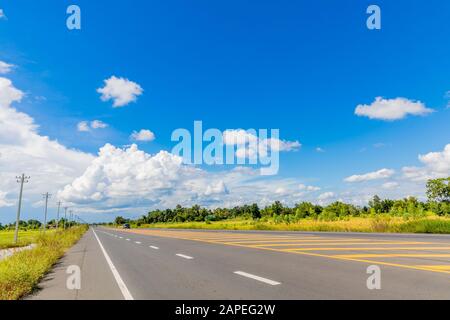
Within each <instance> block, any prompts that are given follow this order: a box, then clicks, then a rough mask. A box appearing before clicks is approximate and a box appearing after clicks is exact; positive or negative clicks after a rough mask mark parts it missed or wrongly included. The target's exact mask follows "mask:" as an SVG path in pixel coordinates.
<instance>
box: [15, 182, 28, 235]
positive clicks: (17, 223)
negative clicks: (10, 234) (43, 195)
mask: <svg viewBox="0 0 450 320" xmlns="http://www.w3.org/2000/svg"><path fill="white" fill-rule="evenodd" d="M16 179H17V182H18V183H20V193H19V205H18V207H17V219H16V230H15V232H14V243H17V241H18V240H19V222H20V209H21V208H22V195H23V184H24V183H27V182H28V181H29V180H30V177H26V176H25V174H24V173H23V174H22V175H21V176H20V177H16Z"/></svg>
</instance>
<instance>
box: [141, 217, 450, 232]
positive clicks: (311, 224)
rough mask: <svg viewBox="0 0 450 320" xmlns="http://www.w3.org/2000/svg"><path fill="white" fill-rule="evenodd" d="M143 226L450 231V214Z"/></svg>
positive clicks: (217, 228)
mask: <svg viewBox="0 0 450 320" xmlns="http://www.w3.org/2000/svg"><path fill="white" fill-rule="evenodd" d="M141 228H173V229H214V230H278V231H330V232H331V231H333V232H404V233H450V218H439V217H427V218H422V219H415V220H405V219H403V218H400V217H389V216H383V217H377V218H373V217H364V218H357V217H352V218H348V219H346V220H336V221H321V220H312V219H303V220H300V221H298V222H293V223H284V222H278V223H277V222H274V221H273V220H269V221H253V220H224V221H216V222H209V223H207V222H186V223H158V224H150V225H142V226H141Z"/></svg>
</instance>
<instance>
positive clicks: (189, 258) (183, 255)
mask: <svg viewBox="0 0 450 320" xmlns="http://www.w3.org/2000/svg"><path fill="white" fill-rule="evenodd" d="M176 256H178V257H181V258H184V259H188V260H192V259H194V258H192V257H190V256H187V255H185V254H181V253H177V254H176Z"/></svg>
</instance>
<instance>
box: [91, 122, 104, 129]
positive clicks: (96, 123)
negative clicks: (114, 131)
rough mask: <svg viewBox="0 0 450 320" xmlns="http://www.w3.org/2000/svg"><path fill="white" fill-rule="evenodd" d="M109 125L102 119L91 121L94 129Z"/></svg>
mask: <svg viewBox="0 0 450 320" xmlns="http://www.w3.org/2000/svg"><path fill="white" fill-rule="evenodd" d="M107 127H108V125H107V124H106V123H104V122H103V121H100V120H94V121H92V122H91V128H92V129H104V128H107Z"/></svg>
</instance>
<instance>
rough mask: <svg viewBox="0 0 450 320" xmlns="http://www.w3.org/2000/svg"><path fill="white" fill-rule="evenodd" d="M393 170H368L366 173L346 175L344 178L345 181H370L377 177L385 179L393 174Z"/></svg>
mask: <svg viewBox="0 0 450 320" xmlns="http://www.w3.org/2000/svg"><path fill="white" fill-rule="evenodd" d="M394 173H395V171H394V170H392V169H381V170H378V171H374V172H369V173H366V174H361V175H358V174H355V175H353V176H350V177H347V178H345V179H344V181H345V182H363V181H371V180H378V179H387V178H389V177H391V176H392V175H394Z"/></svg>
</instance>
